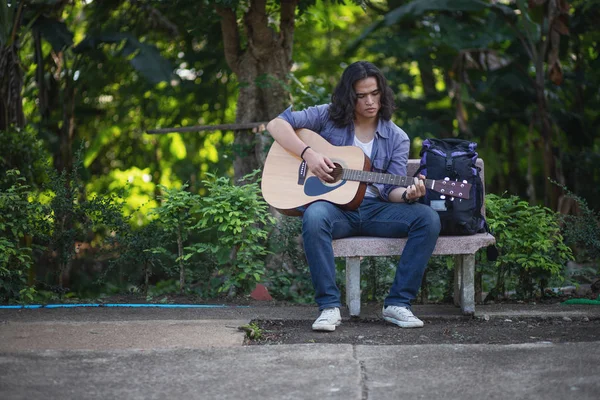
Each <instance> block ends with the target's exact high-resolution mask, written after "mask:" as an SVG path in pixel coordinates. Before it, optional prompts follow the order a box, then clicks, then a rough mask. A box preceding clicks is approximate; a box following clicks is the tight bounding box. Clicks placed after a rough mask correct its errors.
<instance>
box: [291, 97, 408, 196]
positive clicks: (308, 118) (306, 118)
mask: <svg viewBox="0 0 600 400" xmlns="http://www.w3.org/2000/svg"><path fill="white" fill-rule="evenodd" d="M279 118H281V119H284V120H286V121H287V122H289V123H290V125H292V128H294V129H302V128H305V129H310V130H311V131H314V132H316V133H318V134H320V135H321V136H323V138H325V140H327V141H328V142H329V143H331V144H333V145H335V146H352V145H353V143H354V123H352V124H350V125H348V126H346V127H343V128H338V127H337V126H335V124H334V123H333V121H332V120H331V118H329V104H322V105H319V106H314V107H308V108H307V109H305V110H302V111H292V107H291V106H290V107H289V108H288V109H286V110H285V111H284V112H282V113H281V114H280V115H279ZM409 150H410V139H409V138H408V135H407V134H406V132H404V131H403V130H402V129H400V128H399V127H398V126H397V125H396V124H394V123H393V122H392V121H383V120H381V119H380V120H379V122H378V123H377V130H376V131H375V141H374V143H373V151H372V153H371V156H370V157H369V158H370V159H371V170H372V171H374V172H383V173H387V174H393V175H400V176H406V163H407V161H408V153H409ZM373 185H374V186H375V187H376V188H377V189H378V190H379V195H380V196H381V197H382V198H383V199H384V200H386V201H388V196H389V193H390V191H391V190H392V189H394V188H396V187H397V186H394V185H389V184H381V183H375V184H373Z"/></svg>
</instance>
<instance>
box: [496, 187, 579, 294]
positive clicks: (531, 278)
mask: <svg viewBox="0 0 600 400" xmlns="http://www.w3.org/2000/svg"><path fill="white" fill-rule="evenodd" d="M486 218H487V222H488V224H489V226H490V228H491V230H492V232H493V234H494V236H495V237H496V241H497V246H498V248H499V250H500V256H499V257H498V259H497V260H496V261H495V262H493V263H490V264H489V265H487V270H488V272H491V273H495V275H496V279H495V286H494V287H493V288H492V289H491V290H490V293H489V294H488V297H487V298H486V300H489V299H492V298H496V297H499V296H503V295H504V293H505V292H506V290H507V289H509V288H510V286H512V285H514V288H515V290H516V293H517V296H518V297H521V298H531V297H533V296H534V295H535V293H536V291H537V289H539V291H540V293H542V294H543V290H544V289H545V288H546V287H547V285H548V283H549V282H550V280H551V279H555V280H557V281H560V280H561V277H562V274H563V271H564V268H565V266H566V263H567V261H569V260H571V259H572V258H573V255H572V251H571V249H570V248H569V247H567V245H566V244H565V243H564V241H563V237H562V235H561V233H560V227H559V224H558V218H557V215H556V213H554V212H553V211H551V210H550V209H548V208H545V207H539V206H530V205H529V204H528V203H527V202H526V201H523V200H521V199H520V198H518V197H517V196H508V197H500V196H496V195H494V194H489V195H487V196H486Z"/></svg>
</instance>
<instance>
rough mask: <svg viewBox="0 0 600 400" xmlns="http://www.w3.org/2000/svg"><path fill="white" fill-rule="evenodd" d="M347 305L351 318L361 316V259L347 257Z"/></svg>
mask: <svg viewBox="0 0 600 400" xmlns="http://www.w3.org/2000/svg"><path fill="white" fill-rule="evenodd" d="M346 305H347V306H348V309H349V310H350V316H351V317H357V316H359V315H360V257H346Z"/></svg>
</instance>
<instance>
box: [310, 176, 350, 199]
mask: <svg viewBox="0 0 600 400" xmlns="http://www.w3.org/2000/svg"><path fill="white" fill-rule="evenodd" d="M345 183H346V181H345V180H342V181H339V182H337V185H336V184H331V183H327V184H326V183H324V182H323V181H321V180H320V179H319V178H317V177H316V176H311V177H310V178H308V179H306V183H305V184H304V194H305V195H307V196H310V197H314V196H320V195H322V194H325V193H329V192H332V191H334V190H336V189H337V188H339V187H340V186H343V185H344V184H345Z"/></svg>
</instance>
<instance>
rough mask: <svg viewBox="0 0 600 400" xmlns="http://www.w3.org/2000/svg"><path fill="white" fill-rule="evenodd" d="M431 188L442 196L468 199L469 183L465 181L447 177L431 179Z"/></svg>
mask: <svg viewBox="0 0 600 400" xmlns="http://www.w3.org/2000/svg"><path fill="white" fill-rule="evenodd" d="M430 189H431V190H433V191H435V192H438V193H440V194H442V195H444V196H448V197H455V198H459V199H465V200H468V199H469V197H470V193H471V184H470V183H467V181H462V182H458V181H451V180H450V179H449V178H444V179H443V180H436V181H433V185H432V187H431V188H430Z"/></svg>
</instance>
